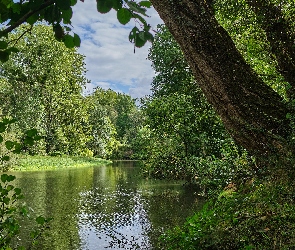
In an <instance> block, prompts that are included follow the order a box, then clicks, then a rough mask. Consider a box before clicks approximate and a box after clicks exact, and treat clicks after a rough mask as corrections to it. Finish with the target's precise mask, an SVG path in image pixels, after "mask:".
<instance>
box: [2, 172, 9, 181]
mask: <svg viewBox="0 0 295 250" xmlns="http://www.w3.org/2000/svg"><path fill="white" fill-rule="evenodd" d="M7 178H8V174H2V175H1V181H2V182H3V183H5V182H6V180H7Z"/></svg>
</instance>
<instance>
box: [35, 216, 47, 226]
mask: <svg viewBox="0 0 295 250" xmlns="http://www.w3.org/2000/svg"><path fill="white" fill-rule="evenodd" d="M36 222H37V223H38V224H39V225H43V224H44V223H45V218H44V217H42V216H39V217H37V218H36Z"/></svg>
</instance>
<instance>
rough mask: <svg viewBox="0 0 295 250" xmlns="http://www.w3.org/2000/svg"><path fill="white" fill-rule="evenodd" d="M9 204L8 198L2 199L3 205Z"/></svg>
mask: <svg viewBox="0 0 295 250" xmlns="http://www.w3.org/2000/svg"><path fill="white" fill-rule="evenodd" d="M9 202H10V198H8V197H5V198H3V203H4V204H6V205H8V204H9Z"/></svg>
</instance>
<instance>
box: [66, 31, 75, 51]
mask: <svg viewBox="0 0 295 250" xmlns="http://www.w3.org/2000/svg"><path fill="white" fill-rule="evenodd" d="M63 41H64V44H65V46H66V47H67V48H69V49H71V48H74V47H75V43H74V38H73V37H72V36H71V35H69V34H67V35H65V36H64V40H63Z"/></svg>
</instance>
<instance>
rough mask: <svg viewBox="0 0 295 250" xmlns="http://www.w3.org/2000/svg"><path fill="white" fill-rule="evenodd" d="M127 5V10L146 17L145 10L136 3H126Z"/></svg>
mask: <svg viewBox="0 0 295 250" xmlns="http://www.w3.org/2000/svg"><path fill="white" fill-rule="evenodd" d="M127 5H128V6H129V8H130V9H131V10H133V11H135V12H137V13H140V14H142V15H144V16H148V15H147V14H146V9H145V8H142V7H140V6H139V5H138V4H137V3H136V2H131V1H128V2H127Z"/></svg>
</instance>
